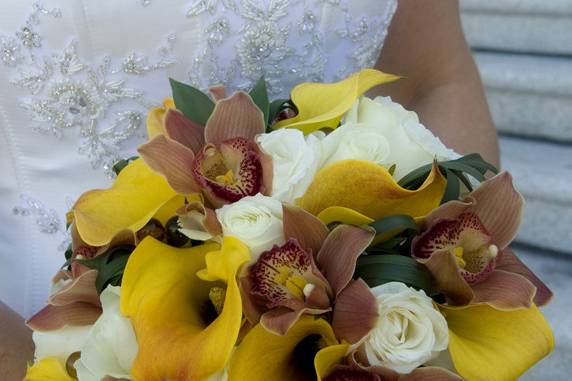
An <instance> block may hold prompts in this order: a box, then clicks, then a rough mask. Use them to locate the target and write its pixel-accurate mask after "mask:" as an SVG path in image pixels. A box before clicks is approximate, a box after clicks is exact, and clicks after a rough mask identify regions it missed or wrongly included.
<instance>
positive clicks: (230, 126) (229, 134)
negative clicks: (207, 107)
mask: <svg viewBox="0 0 572 381" xmlns="http://www.w3.org/2000/svg"><path fill="white" fill-rule="evenodd" d="M264 131H265V123H264V114H263V113H262V111H260V109H259V108H258V107H257V106H256V104H255V103H254V101H253V100H252V98H251V97H250V95H248V94H246V93H245V92H243V91H237V92H236V93H234V94H233V95H232V96H230V97H229V98H226V99H222V100H220V101H218V102H217V103H216V105H215V108H214V110H213V113H212V115H211V116H210V118H209V120H208V121H207V125H206V127H205V140H206V142H207V143H211V144H215V145H216V144H220V143H222V142H224V141H225V140H229V139H232V138H245V139H248V140H254V137H255V136H256V135H258V134H262V133H264Z"/></svg>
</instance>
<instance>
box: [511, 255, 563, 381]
mask: <svg viewBox="0 0 572 381" xmlns="http://www.w3.org/2000/svg"><path fill="white" fill-rule="evenodd" d="M514 250H515V252H516V253H517V254H518V256H519V257H520V259H521V260H522V261H523V262H524V263H526V265H527V266H528V267H530V268H531V269H532V271H534V273H535V274H536V275H538V276H539V277H540V279H542V281H543V282H544V283H546V285H547V286H548V287H550V289H551V290H552V292H553V293H554V299H552V302H551V303H550V304H549V305H548V306H546V307H545V308H543V309H542V313H543V314H544V316H546V319H547V320H548V323H549V324H550V327H552V331H553V332H554V337H555V339H556V340H555V347H554V351H553V352H552V354H550V355H549V356H548V357H546V358H545V359H543V360H542V361H541V362H540V363H539V364H537V365H536V366H535V367H533V368H532V369H530V370H529V371H528V372H526V373H525V374H524V375H523V376H522V377H521V378H519V381H544V380H569V379H570V374H572V362H571V361H570V359H572V304H570V284H572V258H568V257H565V256H555V255H552V254H551V253H548V252H543V251H542V250H535V249H530V248H526V247H518V246H516V247H514Z"/></svg>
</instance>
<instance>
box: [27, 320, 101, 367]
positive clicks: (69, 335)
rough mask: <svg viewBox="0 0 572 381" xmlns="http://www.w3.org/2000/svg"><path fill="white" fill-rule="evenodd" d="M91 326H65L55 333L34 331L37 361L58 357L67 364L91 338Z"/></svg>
mask: <svg viewBox="0 0 572 381" xmlns="http://www.w3.org/2000/svg"><path fill="white" fill-rule="evenodd" d="M91 327H92V326H91V325H86V326H79V327H72V326H65V327H63V328H60V329H57V330H54V331H46V332H40V331H34V333H33V334H32V339H33V340H34V345H35V346H36V349H35V353H34V356H35V357H36V359H37V360H41V359H43V358H46V357H56V358H58V359H59V360H60V361H61V362H63V363H65V362H66V361H67V359H68V357H69V356H70V355H71V354H72V353H74V352H79V351H80V350H81V348H82V346H83V345H84V343H85V342H86V340H87V337H88V336H89V331H90V330H91Z"/></svg>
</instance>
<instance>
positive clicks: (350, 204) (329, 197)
mask: <svg viewBox="0 0 572 381" xmlns="http://www.w3.org/2000/svg"><path fill="white" fill-rule="evenodd" d="M446 185H447V180H446V179H445V178H444V177H443V175H442V174H441V172H440V171H439V169H438V167H437V166H433V170H432V171H431V173H430V174H429V176H428V177H427V179H426V180H425V182H424V183H423V185H421V187H420V188H419V189H417V190H408V189H404V188H402V187H400V186H399V185H398V184H397V183H396V182H395V179H394V178H393V177H392V176H391V174H390V173H389V172H388V171H387V169H385V168H384V167H382V166H380V165H377V164H374V163H370V162H367V161H363V160H342V161H339V162H336V163H333V164H331V165H328V166H326V167H325V168H323V169H321V170H320V171H318V173H317V174H316V176H315V178H314V181H313V182H312V184H310V187H309V188H308V190H307V191H306V193H305V194H304V196H302V197H301V198H300V199H299V200H298V205H299V206H301V207H302V208H304V209H306V210H307V211H309V212H310V213H312V214H314V215H322V218H323V219H325V218H329V219H332V218H336V217H337V218H340V217H343V218H346V219H348V220H349V221H354V222H355V221H364V222H366V221H368V220H367V219H364V218H363V216H365V217H367V218H369V219H372V220H378V219H380V218H383V217H387V216H391V215H394V214H407V215H410V216H412V217H414V218H418V217H423V216H425V215H426V214H427V213H429V212H430V211H431V210H433V209H435V208H436V207H438V206H439V203H440V202H441V199H442V198H443V193H444V192H445V187H446ZM331 207H338V208H335V209H328V208H331ZM340 207H341V208H340ZM348 209H351V211H348ZM356 212H357V213H356ZM321 213H323V214H321ZM360 214H361V215H363V216H360Z"/></svg>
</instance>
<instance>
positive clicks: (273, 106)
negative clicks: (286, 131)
mask: <svg viewBox="0 0 572 381" xmlns="http://www.w3.org/2000/svg"><path fill="white" fill-rule="evenodd" d="M289 101H290V100H289V99H276V100H273V101H272V102H271V103H270V108H269V113H268V123H267V124H266V132H271V131H272V122H273V121H274V119H276V117H277V116H278V113H279V112H280V111H282V108H283V107H284V105H285V104H286V103H288V102H289Z"/></svg>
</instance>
